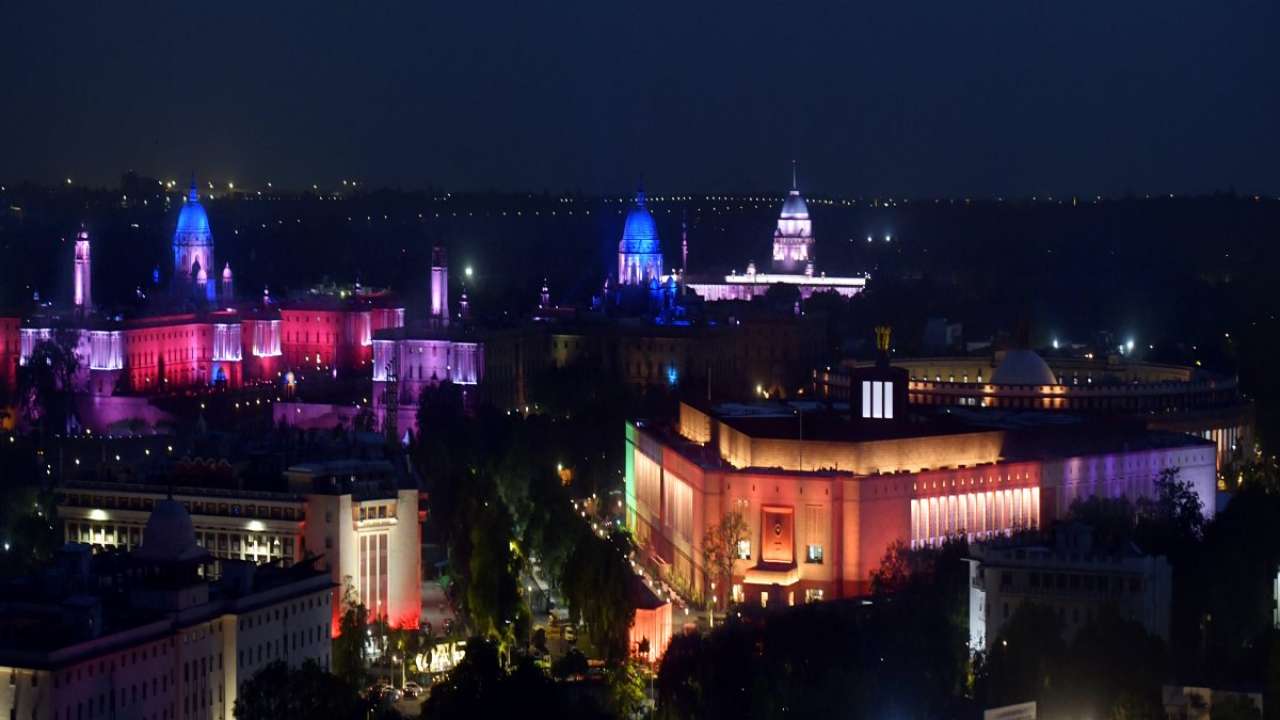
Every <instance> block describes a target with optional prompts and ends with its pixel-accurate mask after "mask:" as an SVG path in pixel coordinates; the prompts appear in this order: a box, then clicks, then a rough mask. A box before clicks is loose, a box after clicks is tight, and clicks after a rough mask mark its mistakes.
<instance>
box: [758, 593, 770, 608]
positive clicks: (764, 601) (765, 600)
mask: <svg viewBox="0 0 1280 720" xmlns="http://www.w3.org/2000/svg"><path fill="white" fill-rule="evenodd" d="M760 607H762V608H767V607H769V591H768V590H761V591H760Z"/></svg>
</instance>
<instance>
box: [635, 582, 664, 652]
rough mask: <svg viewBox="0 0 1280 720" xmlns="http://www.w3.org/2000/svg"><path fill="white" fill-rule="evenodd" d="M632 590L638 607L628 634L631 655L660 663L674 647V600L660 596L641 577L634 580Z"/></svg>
mask: <svg viewBox="0 0 1280 720" xmlns="http://www.w3.org/2000/svg"><path fill="white" fill-rule="evenodd" d="M628 590H629V592H630V593H631V602H632V604H634V605H635V608H636V612H635V616H634V617H633V618H632V619H631V628H630V630H629V632H628V637H629V639H630V647H631V655H632V656H633V657H635V658H636V659H638V660H642V661H644V662H647V663H652V664H657V662H658V661H659V660H661V659H662V656H663V655H664V654H666V652H667V647H668V646H669V645H671V636H672V634H673V628H672V620H671V601H670V600H664V599H662V598H660V597H658V596H657V595H656V594H655V593H654V592H653V590H652V589H650V588H649V586H648V585H646V584H645V582H644V580H642V579H641V578H640V576H639V575H633V576H632V577H631V579H630V586H629V588H628Z"/></svg>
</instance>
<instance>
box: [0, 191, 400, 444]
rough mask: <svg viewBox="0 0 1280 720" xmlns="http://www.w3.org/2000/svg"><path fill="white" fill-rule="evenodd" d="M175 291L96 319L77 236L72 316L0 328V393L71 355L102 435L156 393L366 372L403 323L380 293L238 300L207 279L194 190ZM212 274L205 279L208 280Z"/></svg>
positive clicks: (83, 414)
mask: <svg viewBox="0 0 1280 720" xmlns="http://www.w3.org/2000/svg"><path fill="white" fill-rule="evenodd" d="M172 245H173V258H174V265H173V270H172V274H171V282H170V288H169V291H168V293H167V294H164V293H161V294H160V295H158V296H157V297H154V298H152V299H151V303H152V307H151V309H150V310H149V311H148V312H144V313H141V314H138V315H135V316H132V317H127V318H124V319H121V318H119V317H118V316H116V317H107V316H103V315H100V314H98V313H96V312H95V308H94V304H93V303H94V300H93V293H92V278H93V267H92V251H91V248H92V242H91V238H90V235H89V232H88V231H87V230H85V229H84V228H81V229H80V231H79V232H78V233H77V236H76V240H75V243H74V254H73V257H72V266H71V272H72V286H73V287H72V296H71V303H70V305H69V306H68V307H66V308H62V307H58V306H55V305H53V304H50V303H46V304H44V305H42V306H41V307H40V308H39V309H38V310H37V312H35V313H33V314H30V315H28V316H26V317H24V318H22V319H21V320H20V321H19V320H17V319H12V318H0V389H5V390H12V389H13V388H15V387H16V375H17V368H18V367H19V366H21V365H25V364H26V363H27V362H28V360H29V359H30V358H31V356H32V354H33V353H34V352H35V351H36V348H37V346H38V344H39V343H41V342H44V341H51V340H55V341H58V342H63V343H66V344H68V345H70V347H71V348H72V350H73V352H74V353H75V355H76V356H77V358H78V360H79V366H80V369H79V371H78V373H77V375H76V377H75V378H74V382H75V389H76V391H77V392H78V393H79V395H80V397H79V398H78V402H77V407H78V408H79V410H80V420H81V422H83V423H84V424H85V425H86V426H87V427H89V428H91V429H96V430H104V429H107V428H109V427H111V426H112V425H115V424H118V423H121V422H128V421H133V420H143V421H145V422H147V423H149V424H151V423H153V421H155V420H156V419H157V418H158V417H160V416H161V415H162V413H158V412H157V411H155V409H154V408H152V407H150V406H149V405H148V403H147V402H146V399H147V398H148V397H151V396H153V395H155V394H158V393H169V392H174V391H182V390H186V389H198V388H206V387H219V388H231V389H234V388H238V387H241V386H243V385H245V384H250V383H257V382H277V381H279V380H280V379H281V378H283V377H284V374H285V373H286V372H287V371H288V370H290V369H293V368H297V369H300V370H313V369H318V370H321V371H324V372H329V373H333V374H334V375H335V376H336V375H338V374H340V373H348V372H356V373H363V374H368V373H369V372H370V369H371V364H372V359H373V334H374V333H375V332H378V331H379V330H383V329H386V328H394V327H400V326H402V325H403V324H404V308H403V307H402V306H399V305H398V304H397V303H396V302H395V301H394V299H393V298H392V297H391V296H390V295H389V294H387V293H385V292H381V291H370V290H367V289H366V290H361V289H360V288H359V286H358V285H357V286H356V288H355V289H354V290H353V291H350V292H348V291H346V290H334V291H333V292H331V293H326V292H313V293H310V294H308V295H305V296H303V297H301V298H298V299H293V300H287V301H285V302H283V303H276V302H273V301H272V300H271V298H270V296H269V295H268V294H266V293H265V291H264V294H263V299H262V301H261V303H247V302H241V301H238V300H237V299H236V297H235V294H234V293H235V284H234V277H233V275H232V270H231V266H230V264H228V263H224V264H223V268H222V270H221V272H220V273H219V272H217V271H216V270H214V269H213V268H214V265H213V263H214V262H215V261H214V240H213V233H212V231H211V229H210V225H209V218H208V215H207V214H206V213H205V210H204V207H203V206H202V205H201V203H200V196H199V192H198V191H197V189H196V186H195V185H194V183H193V184H192V187H191V190H190V192H189V193H188V195H187V197H186V200H185V202H184V204H183V206H182V209H181V210H180V212H179V214H178V219H177V224H176V226H175V230H174V234H173V243H172ZM211 274H212V277H211Z"/></svg>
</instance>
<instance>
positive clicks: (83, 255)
mask: <svg viewBox="0 0 1280 720" xmlns="http://www.w3.org/2000/svg"><path fill="white" fill-rule="evenodd" d="M91 271H92V267H91V265H90V262H89V231H88V230H85V229H84V225H81V226H80V232H79V233H77V234H76V250H75V269H74V273H75V276H74V280H73V285H74V293H73V295H74V297H73V298H72V302H73V303H74V305H75V308H76V311H77V312H80V313H81V314H85V315H87V314H89V313H90V312H92V311H93V276H92V272H91Z"/></svg>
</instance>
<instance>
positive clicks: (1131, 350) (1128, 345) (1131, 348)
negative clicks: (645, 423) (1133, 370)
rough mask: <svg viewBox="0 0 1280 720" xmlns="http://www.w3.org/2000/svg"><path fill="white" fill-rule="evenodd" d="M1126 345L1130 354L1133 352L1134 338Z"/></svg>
mask: <svg viewBox="0 0 1280 720" xmlns="http://www.w3.org/2000/svg"><path fill="white" fill-rule="evenodd" d="M1124 345H1125V348H1126V349H1128V351H1129V352H1133V338H1129V342H1126V343H1125V344H1124Z"/></svg>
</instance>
